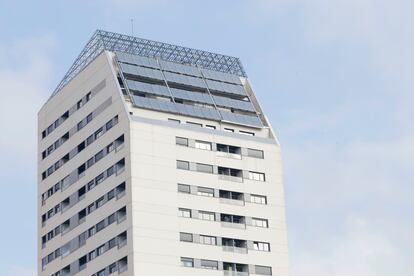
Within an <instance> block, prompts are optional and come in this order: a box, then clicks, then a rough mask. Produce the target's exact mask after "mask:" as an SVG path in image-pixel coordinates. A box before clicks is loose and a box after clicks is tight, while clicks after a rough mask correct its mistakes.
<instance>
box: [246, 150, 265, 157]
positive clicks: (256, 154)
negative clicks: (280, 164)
mask: <svg viewBox="0 0 414 276" xmlns="http://www.w3.org/2000/svg"><path fill="white" fill-rule="evenodd" d="M247 156H250V157H254V158H260V159H263V158H264V152H263V151H262V150H256V149H247Z"/></svg>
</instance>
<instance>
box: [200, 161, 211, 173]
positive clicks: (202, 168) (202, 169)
mask: <svg viewBox="0 0 414 276" xmlns="http://www.w3.org/2000/svg"><path fill="white" fill-rule="evenodd" d="M196 170H197V171H198V172H204V173H213V166H212V165H207V164H200V163H197V164H196Z"/></svg>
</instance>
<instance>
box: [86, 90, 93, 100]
mask: <svg viewBox="0 0 414 276" xmlns="http://www.w3.org/2000/svg"><path fill="white" fill-rule="evenodd" d="M91 97H92V93H91V92H89V93H88V94H86V101H87V102H89V101H90V99H91Z"/></svg>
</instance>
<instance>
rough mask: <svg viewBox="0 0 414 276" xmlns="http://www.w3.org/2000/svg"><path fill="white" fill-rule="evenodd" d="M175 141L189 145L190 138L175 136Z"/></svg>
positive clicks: (182, 144)
mask: <svg viewBox="0 0 414 276" xmlns="http://www.w3.org/2000/svg"><path fill="white" fill-rule="evenodd" d="M175 143H176V144H177V145H180V146H186V147H188V139H187V138H183V137H175Z"/></svg>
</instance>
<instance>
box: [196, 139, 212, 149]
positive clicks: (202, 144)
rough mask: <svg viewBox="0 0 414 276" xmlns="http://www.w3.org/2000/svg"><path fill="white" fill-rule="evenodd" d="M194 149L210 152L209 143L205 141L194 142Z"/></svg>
mask: <svg viewBox="0 0 414 276" xmlns="http://www.w3.org/2000/svg"><path fill="white" fill-rule="evenodd" d="M195 148H196V149H202V150H211V143H210V142H205V141H198V140H196V141H195Z"/></svg>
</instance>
